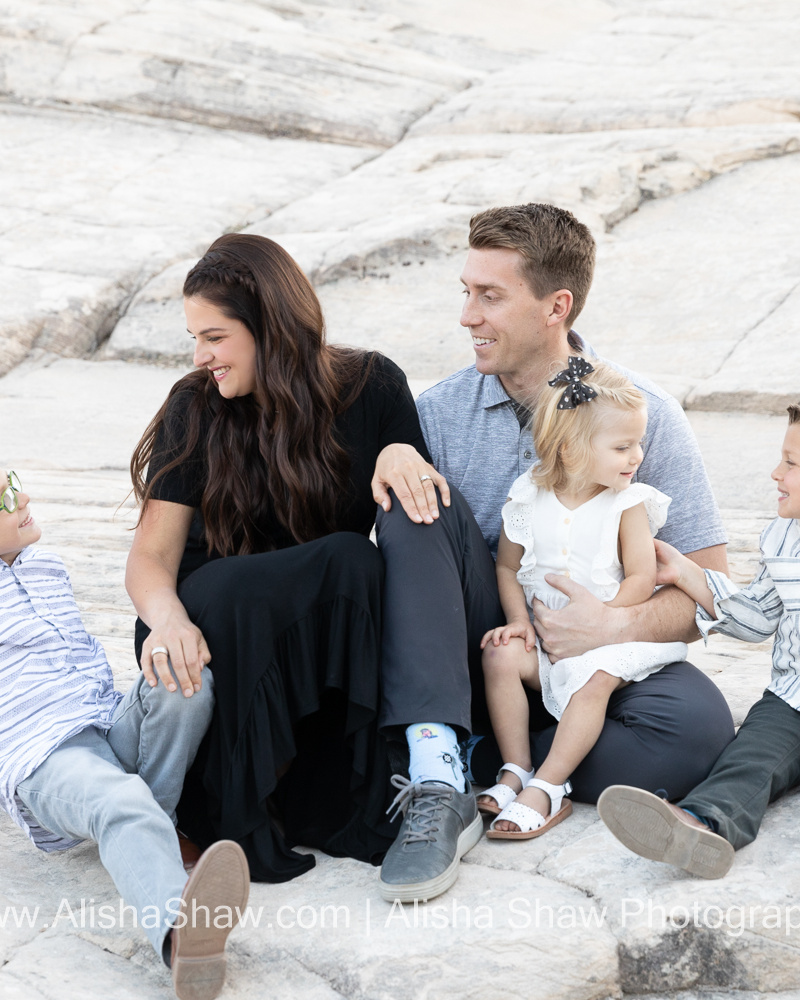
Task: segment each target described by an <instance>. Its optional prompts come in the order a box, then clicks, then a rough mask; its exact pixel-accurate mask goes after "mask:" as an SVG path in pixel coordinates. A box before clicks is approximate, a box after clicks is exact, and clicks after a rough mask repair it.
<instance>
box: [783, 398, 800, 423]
mask: <svg viewBox="0 0 800 1000" xmlns="http://www.w3.org/2000/svg"><path fill="white" fill-rule="evenodd" d="M786 412H787V413H788V414H789V426H791V425H792V424H797V423H800V403H792V405H791V406H787V407H786Z"/></svg>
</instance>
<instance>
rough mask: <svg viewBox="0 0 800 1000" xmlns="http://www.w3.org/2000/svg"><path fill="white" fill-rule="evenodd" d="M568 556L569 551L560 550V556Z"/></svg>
mask: <svg viewBox="0 0 800 1000" xmlns="http://www.w3.org/2000/svg"><path fill="white" fill-rule="evenodd" d="M568 554H569V549H562V550H561V555H562V556H565V555H568Z"/></svg>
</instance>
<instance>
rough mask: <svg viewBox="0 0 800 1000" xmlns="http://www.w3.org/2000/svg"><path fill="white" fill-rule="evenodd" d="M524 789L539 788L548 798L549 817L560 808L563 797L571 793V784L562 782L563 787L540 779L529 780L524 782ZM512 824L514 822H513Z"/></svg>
mask: <svg viewBox="0 0 800 1000" xmlns="http://www.w3.org/2000/svg"><path fill="white" fill-rule="evenodd" d="M525 787H526V788H541V790H542V791H543V792H544V793H545V795H548V796H549V797H550V815H551V816H552V815H554V814H555V813H557V812H558V810H559V809H560V808H561V802H562V800H563V798H564V796H565V795H569V794H570V792H571V791H572V784H571V782H570V781H569V779H568V780H567V781H565V782H564V784H563V785H551V784H550V782H549V781H543V780H542V779H541V778H531V779H530V781H528V782H526V784H525ZM512 822H516V820H513V821H512Z"/></svg>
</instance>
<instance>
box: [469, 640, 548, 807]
mask: <svg viewBox="0 0 800 1000" xmlns="http://www.w3.org/2000/svg"><path fill="white" fill-rule="evenodd" d="M483 676H484V681H485V684H486V703H487V705H488V707H489V715H490V717H491V720H492V729H493V730H494V735H495V739H496V740H497V745H498V747H499V748H500V753H501V754H502V756H503V760H504V761H506V762H509V763H512V764H517V765H519V766H520V767H521V768H523V769H524V770H525V771H530V770H531V745H530V735H529V733H528V699H527V697H526V695H525V688H526V687H531V688H535V689H536V690H537V691H538V690H541V686H540V683H539V661H538V659H537V656H536V650H535V649H531V650H526V649H525V640H524V639H521V638H517V637H513V638H511V639H509V641H508V644H507V645H503V644H501V645H499V646H494V645H492V644H491V643H490V644H489V645H488V646H487V647H486V648H485V649H484V651H483ZM500 784H503V785H509V786H510V787H511V788H513V790H514V791H515V792H519V790H520V789H521V788H522V782H521V781H520V779H519V778H518V777H517V775H516V774H514V773H513V772H510V771H503V774H502V776H501V778H500ZM481 798H482V796H481V797H480V798H479V799H478V801H479V802H480V800H481Z"/></svg>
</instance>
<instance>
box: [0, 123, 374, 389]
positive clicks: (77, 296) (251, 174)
mask: <svg viewBox="0 0 800 1000" xmlns="http://www.w3.org/2000/svg"><path fill="white" fill-rule="evenodd" d="M0 121H2V140H0V149H2V153H3V171H2V175H1V176H0V205H2V206H3V209H4V212H5V210H6V208H8V210H9V214H8V215H7V216H4V220H3V223H2V226H1V227H0V229H2V232H0V279H2V281H3V285H4V288H5V289H6V294H5V295H4V297H3V303H2V305H1V306H0V348H2V358H0V373H2V372H6V371H8V370H9V369H10V368H11V367H13V366H14V365H15V364H17V363H19V362H20V361H21V360H23V358H24V357H25V356H26V355H27V354H28V352H29V351H31V349H33V348H35V349H37V350H39V351H53V352H56V353H60V354H64V355H67V356H72V357H76V356H78V357H80V356H81V355H84V354H86V353H87V352H91V351H93V350H94V349H95V348H96V347H97V346H98V345H99V344H101V343H102V341H103V340H104V339H105V338H106V337H107V336H108V334H109V333H110V332H111V330H112V329H113V328H114V326H115V324H116V322H117V320H118V318H119V316H120V315H121V314H122V313H123V312H124V310H125V308H126V306H127V304H128V303H129V301H130V299H131V296H132V295H133V294H134V292H135V291H136V290H137V289H138V288H139V287H140V286H141V285H142V284H144V283H145V282H146V281H147V280H148V279H149V278H150V277H152V276H153V275H156V274H158V273H160V272H161V271H162V270H163V269H164V268H165V267H166V266H167V265H169V264H170V263H171V262H172V261H174V260H176V259H182V258H184V257H187V256H190V255H191V254H199V253H200V252H202V250H204V249H205V247H206V246H207V245H208V244H209V243H210V242H211V241H212V240H213V239H215V238H216V237H217V236H219V235H220V233H222V232H224V231H225V230H227V229H229V228H230V227H231V226H233V227H234V228H240V227H242V226H243V225H246V224H247V223H248V221H250V220H251V219H252V218H254V217H256V218H260V217H263V215H264V213H265V212H267V213H269V212H270V211H272V210H273V209H275V208H278V207H280V206H281V205H283V204H286V203H287V202H290V201H293V200H294V199H296V198H297V197H299V196H301V195H303V194H305V193H307V192H309V191H311V190H313V189H314V188H315V187H317V186H318V185H319V184H320V183H324V182H326V181H328V180H330V179H331V178H332V177H334V176H336V175H337V174H339V173H342V172H349V171H350V170H351V169H352V168H353V167H354V166H356V165H357V164H359V163H361V162H362V160H363V159H364V158H365V157H367V156H368V155H369V152H368V151H367V150H365V149H353V148H352V147H342V146H335V145H332V144H330V143H326V144H315V143H308V142H306V143H298V142H294V141H291V140H286V139H265V138H261V137H259V136H254V135H247V134H241V133H236V132H233V131H230V132H220V131H218V130H213V129H204V128H198V127H194V126H191V125H182V124H179V123H173V124H172V125H171V126H170V128H169V129H164V128H161V127H160V126H159V125H158V124H157V123H155V122H148V121H147V120H141V119H139V120H133V119H130V118H127V119H126V118H125V116H110V115H108V114H101V113H94V114H72V113H67V112H63V111H31V110H25V111H23V110H20V109H17V108H10V107H7V106H6V107H1V106H0Z"/></svg>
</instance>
